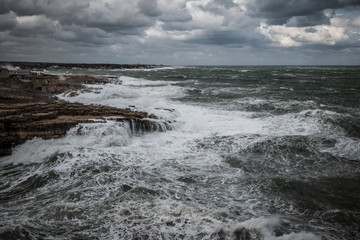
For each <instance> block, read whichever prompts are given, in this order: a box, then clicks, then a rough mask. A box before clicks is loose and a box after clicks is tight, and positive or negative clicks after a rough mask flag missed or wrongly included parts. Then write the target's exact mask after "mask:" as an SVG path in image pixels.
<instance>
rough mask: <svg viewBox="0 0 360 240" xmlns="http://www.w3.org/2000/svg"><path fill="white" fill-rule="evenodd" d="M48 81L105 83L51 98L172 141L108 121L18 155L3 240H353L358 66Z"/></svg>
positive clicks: (357, 216) (177, 70)
mask: <svg viewBox="0 0 360 240" xmlns="http://www.w3.org/2000/svg"><path fill="white" fill-rule="evenodd" d="M51 73H53V74H64V73H66V74H88V75H109V76H114V77H115V78H114V80H113V82H112V83H111V84H105V85H94V86H92V85H91V87H94V88H97V89H96V91H94V92H87V93H80V94H79V95H77V96H75V97H70V96H66V95H59V96H58V97H59V98H61V99H65V100H67V101H72V102H81V103H84V104H101V105H110V106H115V107H130V108H132V109H134V110H141V111H147V112H148V113H153V114H155V115H157V116H158V117H159V118H161V119H162V120H163V121H168V122H170V125H171V127H172V130H169V131H165V132H161V131H159V132H151V133H146V132H134V131H131V129H129V126H128V124H124V123H119V122H114V121H107V122H105V123H102V122H98V123H93V124H80V125H79V126H77V127H75V128H73V129H71V130H70V131H69V132H68V133H67V135H66V136H65V137H63V138H61V139H54V140H42V139H38V138H35V139H33V140H30V141H27V142H26V143H24V144H22V145H20V146H18V147H17V148H16V149H14V153H13V154H12V155H11V156H7V157H2V158H0V179H1V181H0V239H241V240H244V239H247V240H248V239H249V240H250V239H274V240H290V239H298V240H300V239H304V240H305V239H329V240H330V239H332V240H338V239H354V240H355V239H360V225H359V222H360V67H297V66H294V67H260V66H257V67H251V66H243V67H222V66H219V67H196V66H195V67H165V68H162V69H148V70H112V71H106V70H102V71H100V70H68V71H54V72H51ZM79 129H80V130H79ZM79 132H80V133H79Z"/></svg>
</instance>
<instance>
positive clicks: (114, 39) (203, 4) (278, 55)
mask: <svg viewBox="0 0 360 240" xmlns="http://www.w3.org/2000/svg"><path fill="white" fill-rule="evenodd" d="M359 43H360V1H358V0H328V1H322V0H255V1H247V0H173V1H169V0H134V1H125V0H84V1H70V0H2V1H1V2H0V56H1V59H0V60H2V61H62V62H67V61H72V62H74V61H76V62H115V63H131V62H148V63H166V64H316V63H319V64H360V57H358V56H360V54H359V53H360V48H359V45H360V44H359ZM290 56H291V57H290Z"/></svg>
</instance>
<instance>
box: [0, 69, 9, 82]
mask: <svg viewBox="0 0 360 240" xmlns="http://www.w3.org/2000/svg"><path fill="white" fill-rule="evenodd" d="M8 77H10V73H9V70H8V69H7V68H0V79H2V78H8Z"/></svg>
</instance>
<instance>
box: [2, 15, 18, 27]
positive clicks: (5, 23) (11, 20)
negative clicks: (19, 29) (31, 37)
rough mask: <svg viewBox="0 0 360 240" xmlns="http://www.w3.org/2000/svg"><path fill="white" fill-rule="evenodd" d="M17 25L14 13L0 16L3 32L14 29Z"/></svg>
mask: <svg viewBox="0 0 360 240" xmlns="http://www.w3.org/2000/svg"><path fill="white" fill-rule="evenodd" d="M16 23H17V21H16V15H15V14H14V13H6V14H1V15H0V29H1V30H2V31H5V30H11V29H13V28H14V27H15V26H16Z"/></svg>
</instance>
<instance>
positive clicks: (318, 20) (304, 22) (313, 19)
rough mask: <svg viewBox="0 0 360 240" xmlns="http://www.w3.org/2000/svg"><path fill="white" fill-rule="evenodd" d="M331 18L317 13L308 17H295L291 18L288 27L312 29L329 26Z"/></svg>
mask: <svg viewBox="0 0 360 240" xmlns="http://www.w3.org/2000/svg"><path fill="white" fill-rule="evenodd" d="M329 24H330V17H329V16H326V15H325V14H324V12H317V13H314V14H312V15H308V16H295V17H292V18H290V19H289V20H288V21H287V23H286V26H288V27H310V26H317V25H329Z"/></svg>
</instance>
